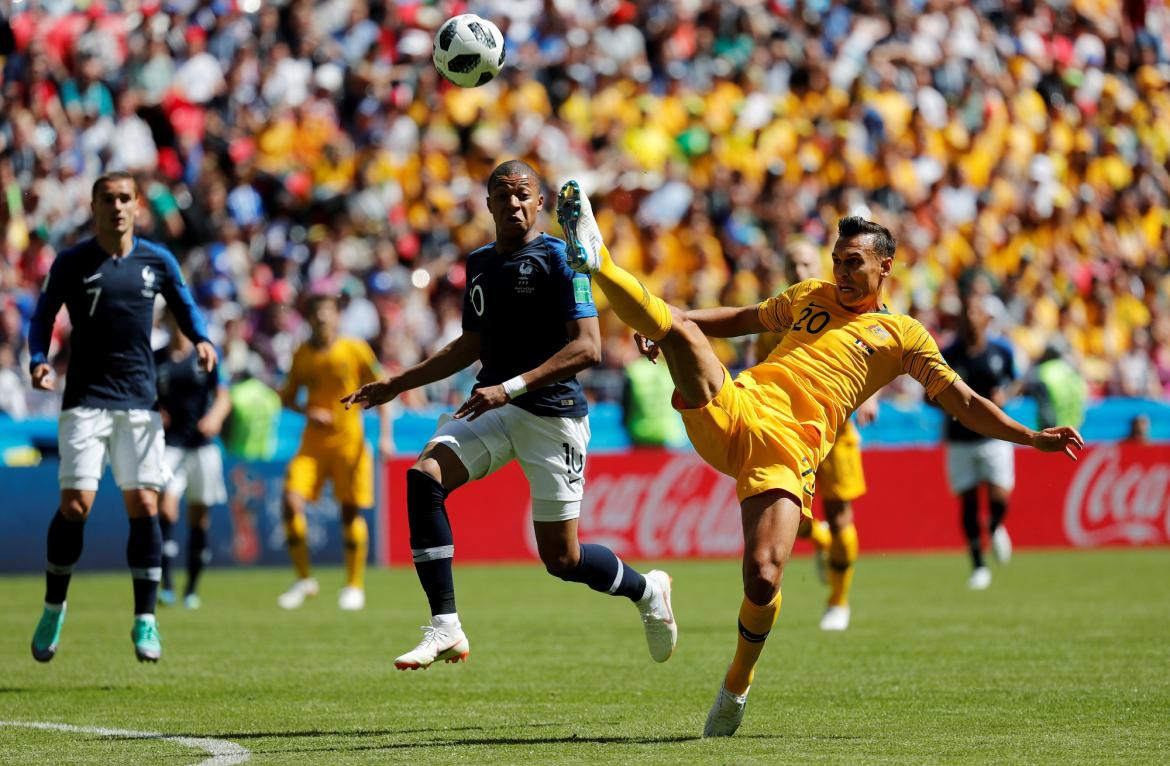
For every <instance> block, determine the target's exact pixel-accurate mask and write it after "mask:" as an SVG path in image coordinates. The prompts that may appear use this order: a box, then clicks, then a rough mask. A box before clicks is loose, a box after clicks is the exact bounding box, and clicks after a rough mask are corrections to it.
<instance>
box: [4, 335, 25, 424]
mask: <svg viewBox="0 0 1170 766" xmlns="http://www.w3.org/2000/svg"><path fill="white" fill-rule="evenodd" d="M0 413H4V414H5V415H7V416H8V417H10V418H13V419H15V420H22V419H24V416H25V415H27V414H28V405H27V404H25V401H24V383H23V382H22V381H21V375H20V370H19V369H18V368H17V366H16V355H15V354H14V353H13V352H12V348H11V347H10V346H0Z"/></svg>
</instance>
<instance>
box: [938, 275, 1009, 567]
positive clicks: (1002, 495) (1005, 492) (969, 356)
mask: <svg viewBox="0 0 1170 766" xmlns="http://www.w3.org/2000/svg"><path fill="white" fill-rule="evenodd" d="M990 323H991V314H990V313H989V312H988V310H987V302H986V301H985V300H984V299H983V296H981V295H968V296H966V297H965V298H964V300H963V308H962V314H961V316H960V317H959V337H958V338H956V339H955V341H954V343H952V344H950V345H949V346H947V347H946V348H944V349H943V350H942V355H943V358H944V359H946V361H947V364H949V365H950V366H951V368H952V369H953V370H954V371H955V372H957V373H959V375H960V376H961V377H962V378H963V379H964V380H966V381H967V384H968V385H969V386H971V389H972V390H973V391H975V393H977V394H979V395H980V396H983V397H986V398H988V399H990V400H991V401H992V402H994V403H995V404H997V405H998V406H1000V407H1002V406H1003V405H1004V404H1005V402H1006V399H1007V395H1006V392H1007V390H1008V389H1009V388H1010V387H1011V384H1012V382H1013V381H1014V380H1015V379H1016V373H1015V364H1014V363H1013V360H1012V352H1011V349H1010V348H1008V347H1006V346H1005V345H1004V344H1003V343H1002V342H998V341H993V340H991V339H990V338H989V337H988V326H989V325H990ZM946 450H947V480H948V481H949V483H950V485H951V492H953V493H955V494H956V495H958V496H959V503H960V507H961V510H962V517H963V533H964V534H965V535H966V537H967V548H968V550H969V551H970V553H971V576H970V578H969V579H968V580H967V587H969V588H971V589H972V590H984V589H986V588H987V587H988V586H990V585H991V570H990V569H988V568H987V565H986V564H985V563H984V561H983V530H982V526H981V525H980V523H979V488H980V486H984V487H986V488H987V489H986V491H987V509H988V514H987V515H988V519H987V533H988V537H989V538H990V539H991V550H992V553H994V554H995V557H996V559H997V560H998V561H999V562H1000V563H1001V564H1006V563H1007V562H1008V561H1009V560H1010V559H1011V555H1012V542H1011V538H1010V537H1009V536H1008V533H1007V529H1006V528H1005V527H1004V525H1003V517H1004V515H1005V514H1006V513H1007V503H1008V498H1009V496H1010V495H1011V492H1012V487H1013V486H1014V485H1015V480H1016V472H1015V452H1014V448H1013V447H1012V445H1011V444H1009V443H1008V442H1003V441H999V440H998V439H988V438H987V437H985V436H983V435H982V434H979V433H977V432H975V431H972V430H971V429H970V428H967V427H966V426H964V425H963V424H962V423H960V422H959V421H958V420H955V419H954V418H948V419H947V424H946Z"/></svg>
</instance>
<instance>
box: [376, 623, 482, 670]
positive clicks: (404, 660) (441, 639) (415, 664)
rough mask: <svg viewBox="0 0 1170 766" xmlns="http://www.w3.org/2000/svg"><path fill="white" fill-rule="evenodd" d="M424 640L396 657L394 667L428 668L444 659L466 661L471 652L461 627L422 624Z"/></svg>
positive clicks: (401, 668) (404, 668)
mask: <svg viewBox="0 0 1170 766" xmlns="http://www.w3.org/2000/svg"><path fill="white" fill-rule="evenodd" d="M421 628H422V632H423V640H422V641H420V642H419V644H418V646H416V647H414V648H413V649H411V650H410V651H409V652H407V653H406V654H403V655H402V656H400V657H397V658H395V660H394V667H396V668H398V669H399V670H418V669H419V668H422V669H423V670H426V669H427V668H429V667H430V666H431V664H432V663H434V662H436V661H438V660H443V661H445V662H466V661H467V655H468V654H470V653H471V646H470V644H468V643H467V636H466V635H464V633H463V628H461V627H436V626H434V625H423V626H421Z"/></svg>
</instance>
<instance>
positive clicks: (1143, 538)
mask: <svg viewBox="0 0 1170 766" xmlns="http://www.w3.org/2000/svg"><path fill="white" fill-rule="evenodd" d="M1064 531H1065V534H1066V535H1067V536H1068V539H1069V541H1070V542H1071V543H1072V544H1073V545H1077V546H1081V547H1086V548H1088V547H1093V546H1096V545H1106V544H1109V543H1121V542H1124V543H1131V544H1135V545H1141V544H1150V543H1164V542H1170V464H1167V463H1154V464H1153V465H1139V464H1136V463H1128V464H1126V463H1124V462H1123V460H1122V451H1121V449H1120V448H1119V447H1117V446H1116V445H1112V446H1103V447H1098V448H1096V449H1093V450H1089V451H1087V452H1086V453H1085V455H1084V457H1083V458H1082V459H1081V461H1080V463H1079V464H1078V466H1077V472H1076V474H1075V475H1074V476H1073V480H1072V483H1071V484H1070V485H1069V489H1068V494H1067V495H1066V496H1065V500H1064Z"/></svg>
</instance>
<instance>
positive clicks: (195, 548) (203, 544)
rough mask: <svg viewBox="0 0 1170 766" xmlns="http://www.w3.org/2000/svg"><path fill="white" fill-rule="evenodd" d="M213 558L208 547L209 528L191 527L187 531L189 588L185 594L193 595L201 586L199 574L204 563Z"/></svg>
mask: <svg viewBox="0 0 1170 766" xmlns="http://www.w3.org/2000/svg"><path fill="white" fill-rule="evenodd" d="M210 559H211V551H210V550H208V548H207V530H206V529H204V528H203V527H191V529H190V531H188V532H187V590H186V592H185V593H184V595H187V596H189V595H191V594H192V593H194V592H195V589H196V588H197V587H198V586H199V575H200V574H201V573H202V572H203V565H204V564H206V563H207V562H208V561H209V560H210Z"/></svg>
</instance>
